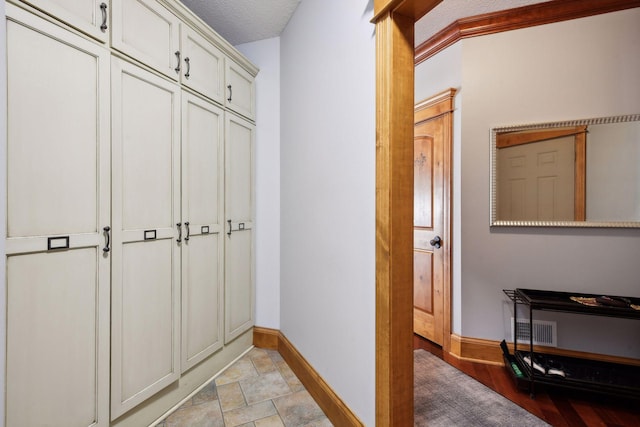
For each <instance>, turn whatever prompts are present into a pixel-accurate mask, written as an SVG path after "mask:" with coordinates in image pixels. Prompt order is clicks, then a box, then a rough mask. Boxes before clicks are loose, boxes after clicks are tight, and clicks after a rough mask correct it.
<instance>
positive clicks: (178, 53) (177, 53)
mask: <svg viewBox="0 0 640 427" xmlns="http://www.w3.org/2000/svg"><path fill="white" fill-rule="evenodd" d="M176 58H178V65H176V68H174V70H175V72H176V73H180V51H179V50H176Z"/></svg>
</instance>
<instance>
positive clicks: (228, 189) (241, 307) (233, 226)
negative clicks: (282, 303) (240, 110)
mask: <svg viewBox="0 0 640 427" xmlns="http://www.w3.org/2000/svg"><path fill="white" fill-rule="evenodd" d="M225 131H226V138H225V220H226V224H225V226H226V242H225V341H226V342H229V341H231V340H233V339H234V338H236V337H238V336H239V335H240V334H242V333H243V332H245V331H246V330H248V329H249V328H251V327H252V326H253V322H254V267H253V266H254V262H253V214H254V212H253V209H254V208H253V204H254V192H253V190H254V174H253V170H254V147H253V145H254V131H255V127H254V125H253V124H252V123H250V122H248V121H247V120H244V119H242V118H240V117H237V116H235V115H234V114H229V113H227V114H226V126H225Z"/></svg>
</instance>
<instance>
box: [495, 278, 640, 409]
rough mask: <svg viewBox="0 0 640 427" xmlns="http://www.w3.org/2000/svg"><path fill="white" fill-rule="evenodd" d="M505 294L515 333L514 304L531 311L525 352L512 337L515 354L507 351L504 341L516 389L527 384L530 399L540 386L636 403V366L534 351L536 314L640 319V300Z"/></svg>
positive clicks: (639, 384)
mask: <svg viewBox="0 0 640 427" xmlns="http://www.w3.org/2000/svg"><path fill="white" fill-rule="evenodd" d="M503 292H504V293H505V294H506V295H507V296H508V297H509V299H510V300H511V301H513V306H514V316H513V318H514V331H515V330H516V322H517V307H518V304H522V305H526V306H528V307H529V339H530V342H529V344H528V346H526V347H528V349H526V350H519V349H518V340H517V339H515V340H514V343H513V347H514V354H513V355H510V354H509V353H508V349H507V346H506V343H504V342H503V352H504V353H505V366H506V368H507V369H508V370H509V371H510V373H511V374H512V376H513V377H514V378H515V379H516V381H517V384H518V385H519V386H525V387H527V386H528V388H529V392H530V393H531V396H532V397H533V396H534V395H535V385H536V384H544V385H549V386H553V387H562V388H568V389H574V390H582V391H590V392H596V393H601V394H605V395H610V396H616V397H623V398H631V399H638V400H640V366H635V365H626V364H620V363H612V362H603V361H595V360H587V359H581V358H576V357H568V356H558V355H552V354H545V353H541V352H534V349H533V312H534V310H546V311H560V312H565V313H576V314H586V315H592V316H608V317H619V318H627V319H638V320H640V298H631V297H619V296H602V295H591V294H581V293H569V292H554V291H542V290H532V289H515V290H513V289H504V290H503ZM532 361H533V363H532Z"/></svg>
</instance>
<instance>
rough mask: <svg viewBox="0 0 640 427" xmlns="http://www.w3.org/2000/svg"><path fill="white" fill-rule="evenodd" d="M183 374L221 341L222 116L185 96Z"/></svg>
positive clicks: (183, 154)
mask: <svg viewBox="0 0 640 427" xmlns="http://www.w3.org/2000/svg"><path fill="white" fill-rule="evenodd" d="M182 117H183V119H182V226H183V230H184V232H183V238H182V242H181V252H182V284H181V285H182V357H181V360H182V363H181V364H182V371H183V372H184V371H186V370H187V369H190V368H191V367H193V366H194V365H196V364H197V363H198V362H200V361H202V360H204V359H205V358H206V357H207V356H209V355H211V354H213V353H214V352H215V351H216V350H219V349H220V348H222V343H223V329H222V325H223V316H222V315H223V309H224V306H223V290H224V275H223V266H224V249H223V244H224V239H223V236H224V235H223V232H224V227H223V223H222V222H223V215H224V199H223V191H224V188H223V177H224V152H223V149H224V145H223V141H224V112H223V111H222V109H220V108H218V107H216V106H214V105H213V104H211V103H210V102H207V101H205V100H204V99H202V98H199V97H197V96H195V95H191V94H189V93H188V92H183V93H182Z"/></svg>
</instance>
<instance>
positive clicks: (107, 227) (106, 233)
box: [102, 225, 111, 253]
mask: <svg viewBox="0 0 640 427" xmlns="http://www.w3.org/2000/svg"><path fill="white" fill-rule="evenodd" d="M102 231H104V238H105V239H106V243H105V245H104V248H102V251H103V252H104V253H107V252H109V251H110V250H111V248H110V247H109V245H110V244H111V236H110V235H109V231H111V227H109V226H108V225H107V226H106V227H104V228H103V229H102Z"/></svg>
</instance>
